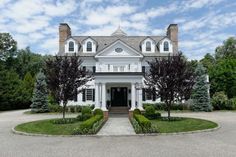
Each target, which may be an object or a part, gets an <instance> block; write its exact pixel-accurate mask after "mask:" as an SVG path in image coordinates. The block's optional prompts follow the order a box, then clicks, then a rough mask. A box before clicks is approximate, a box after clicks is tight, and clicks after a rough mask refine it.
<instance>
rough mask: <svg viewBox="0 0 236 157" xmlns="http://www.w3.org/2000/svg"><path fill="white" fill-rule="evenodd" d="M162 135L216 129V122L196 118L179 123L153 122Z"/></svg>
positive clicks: (184, 119)
mask: <svg viewBox="0 0 236 157" xmlns="http://www.w3.org/2000/svg"><path fill="white" fill-rule="evenodd" d="M151 123H152V125H153V126H155V127H156V128H157V129H158V131H159V132H160V133H173V132H187V131H194V130H204V129H210V128H215V127H217V126H218V125H217V124H216V123H214V122H211V121H208V120H202V119H195V118H183V119H181V120H177V121H163V120H161V119H158V120H151Z"/></svg>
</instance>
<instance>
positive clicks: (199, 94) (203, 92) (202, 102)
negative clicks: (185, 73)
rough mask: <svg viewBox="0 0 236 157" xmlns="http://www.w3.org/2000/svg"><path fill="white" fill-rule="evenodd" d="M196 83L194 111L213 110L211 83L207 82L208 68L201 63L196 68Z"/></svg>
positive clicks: (193, 92) (193, 96) (193, 97)
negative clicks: (210, 91)
mask: <svg viewBox="0 0 236 157" xmlns="http://www.w3.org/2000/svg"><path fill="white" fill-rule="evenodd" d="M195 76H196V78H195V84H194V86H193V91H192V99H193V106H192V110H193V111H206V112H209V111H212V106H211V104H210V93H209V84H208V82H206V81H207V80H206V69H205V68H204V67H203V65H202V64H201V63H199V64H198V66H197V68H196V70H195Z"/></svg>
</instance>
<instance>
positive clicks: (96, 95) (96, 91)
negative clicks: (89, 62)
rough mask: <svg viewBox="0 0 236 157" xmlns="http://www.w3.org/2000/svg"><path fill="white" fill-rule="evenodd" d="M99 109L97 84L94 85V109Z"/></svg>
mask: <svg viewBox="0 0 236 157" xmlns="http://www.w3.org/2000/svg"><path fill="white" fill-rule="evenodd" d="M96 108H100V102H99V84H98V83H95V109H96Z"/></svg>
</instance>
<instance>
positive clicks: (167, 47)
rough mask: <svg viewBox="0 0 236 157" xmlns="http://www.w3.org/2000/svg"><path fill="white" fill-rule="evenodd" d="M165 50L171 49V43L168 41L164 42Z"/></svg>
mask: <svg viewBox="0 0 236 157" xmlns="http://www.w3.org/2000/svg"><path fill="white" fill-rule="evenodd" d="M164 51H169V43H168V41H165V42H164Z"/></svg>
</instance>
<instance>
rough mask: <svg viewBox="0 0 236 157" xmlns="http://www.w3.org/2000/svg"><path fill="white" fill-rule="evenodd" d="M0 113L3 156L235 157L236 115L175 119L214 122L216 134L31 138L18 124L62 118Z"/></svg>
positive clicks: (201, 114) (200, 114)
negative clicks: (19, 132)
mask: <svg viewBox="0 0 236 157" xmlns="http://www.w3.org/2000/svg"><path fill="white" fill-rule="evenodd" d="M22 113H23V111H11V112H2V113H0V157H93V156H94V157H235V156H236V112H212V113H184V114H182V113H181V114H178V113H176V114H173V115H175V116H180V115H181V116H187V117H196V118H203V119H209V120H212V121H215V122H217V123H219V124H220V125H221V128H220V129H219V130H217V131H214V132H203V133H195V134H187V135H166V136H162V135H161V136H141V137H140V136H124V137H110V136H107V137H32V136H23V135H16V134H13V133H12V132H11V128H12V127H13V126H16V125H17V124H19V123H23V122H27V121H32V120H38V119H46V118H53V117H61V115H24V114H22Z"/></svg>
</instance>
